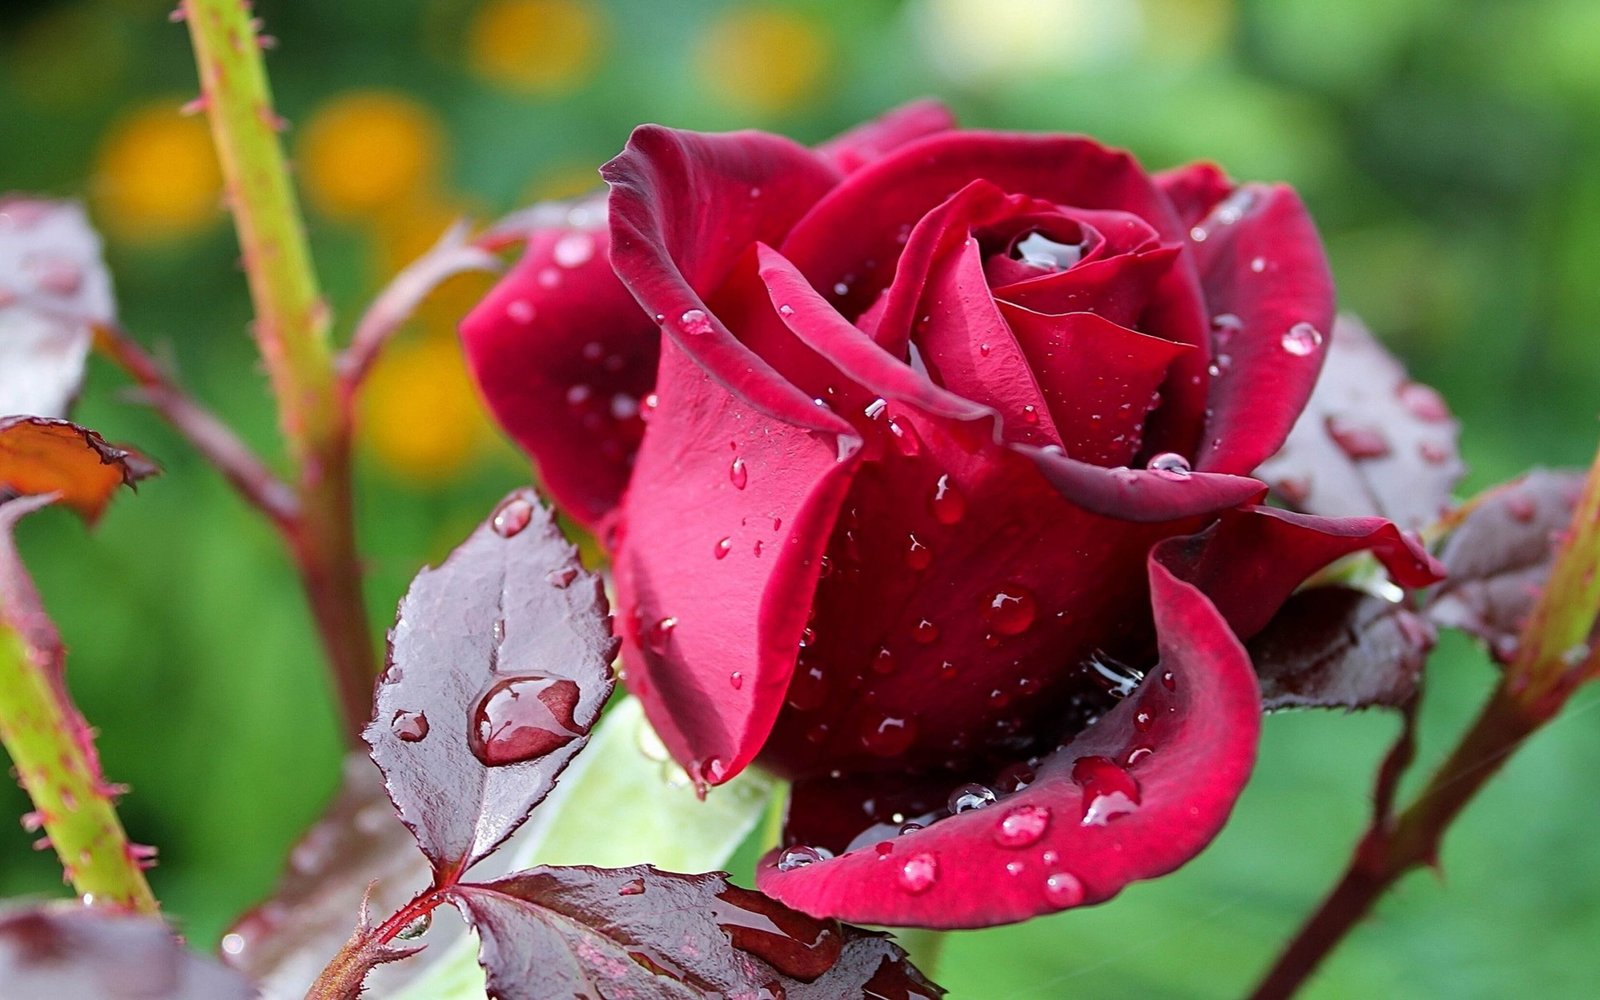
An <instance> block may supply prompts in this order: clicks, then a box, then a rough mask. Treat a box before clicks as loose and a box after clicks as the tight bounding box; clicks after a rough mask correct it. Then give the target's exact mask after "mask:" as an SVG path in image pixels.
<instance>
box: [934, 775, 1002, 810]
mask: <svg viewBox="0 0 1600 1000" xmlns="http://www.w3.org/2000/svg"><path fill="white" fill-rule="evenodd" d="M999 798H1000V797H999V796H998V795H996V794H995V793H994V789H992V788H990V787H989V786H988V785H980V784H978V783H977V782H975V781H969V782H968V783H966V784H965V785H959V786H957V787H956V790H955V791H953V792H951V793H950V798H949V799H948V800H947V802H946V803H945V805H946V807H947V808H948V809H949V810H950V815H952V816H959V815H961V814H962V813H964V812H971V811H972V810H974V809H982V808H984V807H985V806H992V805H994V804H995V803H996V802H997V801H999Z"/></svg>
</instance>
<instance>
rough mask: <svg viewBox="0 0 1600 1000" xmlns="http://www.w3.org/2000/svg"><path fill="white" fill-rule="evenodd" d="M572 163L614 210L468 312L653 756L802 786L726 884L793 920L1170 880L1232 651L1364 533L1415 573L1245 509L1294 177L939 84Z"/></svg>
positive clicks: (1221, 792) (1188, 842) (1228, 701)
mask: <svg viewBox="0 0 1600 1000" xmlns="http://www.w3.org/2000/svg"><path fill="white" fill-rule="evenodd" d="M603 175H604V176H605V178H606V180H607V181H608V182H610V185H611V194H610V201H609V232H607V231H605V230H599V231H591V230H588V229H583V228H577V227H570V228H566V227H561V226H556V227H552V228H544V229H539V230H537V231H535V232H534V233H533V234H532V236H531V238H530V243H529V247H528V251H527V254H526V256H525V257H524V259H523V261H522V262H521V263H520V264H519V265H518V267H517V268H516V270H515V271H514V272H513V273H512V274H511V275H510V276H509V277H508V278H506V279H505V281H503V282H502V283H501V285H500V286H499V287H498V288H497V289H495V291H494V292H493V293H492V294H491V295H490V296H489V297H488V298H487V299H486V300H485V301H484V302H483V303H482V304H481V305H480V306H479V307H478V308H477V310H476V311H475V312H474V313H473V314H472V315H471V316H470V317H469V318H468V319H467V321H466V323H465V324H464V325H463V335H464V337H465V340H466V344H467V349H468V352H469V355H470V358H471V362H472V366H473V370H474V371H475V373H476V375H477V378H478V380H479V382H480V384H481V385H482V386H483V389H484V392H485V394H486V395H487V397H488V399H489V402H490V404H491V405H492V406H493V408H494V410H495V413H496V414H497V416H498V417H499V419H500V420H501V421H502V422H503V423H504V424H505V425H506V427H507V428H508V429H509V430H510V432H511V433H512V434H513V435H514V436H515V437H516V439H517V440H518V441H519V442H520V443H521V444H522V445H523V446H524V447H525V448H527V449H528V451H529V452H530V453H532V455H533V456H534V457H535V459H536V460H537V461H538V463H539V466H540V469H541V472H542V474H543V477H544V481H545V483H546V485H547V487H548V488H549V489H550V491H551V492H552V493H553V494H554V495H555V497H556V499H557V500H559V501H560V502H561V503H563V504H564V505H565V507H566V508H567V510H568V511H570V512H571V513H572V514H573V516H575V517H577V518H578V519H579V520H580V521H582V522H584V523H585V524H587V525H590V526H599V527H602V528H603V529H604V531H605V534H606V535H607V537H608V545H609V547H610V549H611V553H612V556H613V559H614V562H615V572H616V586H617V590H618V594H619V597H620V606H621V608H622V609H623V614H622V616H621V618H622V631H623V636H624V650H625V652H624V659H625V663H626V665H627V670H628V684H629V686H630V688H631V689H632V690H633V691H634V692H635V693H636V694H637V695H638V696H639V697H640V698H641V699H642V700H643V702H644V704H645V707H646V709H647V710H648V712H649V715H650V718H651V720H652V721H653V722H654V724H655V726H656V728H657V729H658V730H659V731H660V733H661V736H662V738H663V740H665V742H666V744H667V746H668V747H669V748H670V749H671V750H672V752H673V754H674V755H675V756H676V757H677V758H678V759H679V760H680V761H682V762H683V763H684V764H685V766H687V767H688V768H689V769H690V771H691V773H692V774H695V775H697V776H698V777H699V779H700V780H701V781H703V782H704V783H707V784H716V783H719V782H721V781H724V780H726V779H727V778H728V777H730V776H731V775H733V774H735V773H737V772H738V771H739V770H740V769H742V768H744V767H745V766H747V765H749V764H750V763H752V762H755V761H759V762H760V763H761V764H762V765H763V766H765V767H768V768H770V769H771V770H773V771H775V772H777V773H778V774H781V775H783V776H785V777H787V778H790V779H792V780H793V781H794V788H793V798H792V800H791V804H790V809H789V814H788V824H787V830H786V832H785V838H786V839H785V843H786V844H787V845H788V847H787V848H786V849H785V850H783V851H779V852H774V854H773V855H772V856H769V857H768V858H767V859H766V861H765V863H764V864H763V866H762V869H761V871H760V872H759V874H758V881H759V884H760V886H761V888H763V889H764V890H766V891H767V892H768V893H770V894H772V895H774V896H776V897H777V898H779V899H781V900H783V901H784V902H786V903H789V904H790V905H792V906H794V907H796V908H798V909H801V910H804V911H806V912H809V913H814V914H826V915H830V916H838V917H842V918H846V919H849V920H854V921H860V922H868V923H878V924H902V925H905V924H909V925H923V926H934V927H970V926H981V925H987V924H995V923H1003V922H1007V921H1014V920H1021V919H1025V918H1027V917H1029V916H1032V915H1034V914H1037V913H1041V912H1045V911H1049V910H1054V909H1059V908H1062V907H1066V906H1073V905H1078V904H1082V903H1092V902H1097V901H1100V900H1104V899H1107V898H1109V897H1110V896H1112V895H1113V894H1115V893H1116V892H1117V891H1118V890H1120V889H1121V888H1122V887H1123V886H1124V885H1126V884H1128V883H1129V882H1130V881H1133V880H1136V879H1142V878H1149V877H1152V876H1155V875H1159V874H1162V873H1164V872H1167V871H1170V870H1171V869H1173V868H1175V867H1177V866H1178V865H1180V864H1182V863H1183V862H1184V861H1186V860H1187V859H1189V858H1190V857H1192V856H1193V855H1194V854H1195V853H1196V852H1197V851H1199V850H1200V848H1201V847H1203V846H1204V845H1205V844H1206V843H1207V841H1209V840H1210V838H1211V837H1212V836H1214V835H1215V833H1216V832H1217V830H1218V829H1219V828H1220V827H1221V826H1222V823H1223V821H1224V820H1225V819H1226V817H1227V814H1228V812H1229V810H1230V809H1231V807H1232V805H1233V802H1234V800H1235V799H1236V797H1237V796H1238V793H1239V791H1240V789H1241V787H1242V786H1243V784H1244V781H1245V779H1246V777H1247V776H1248V774H1249V772H1250V768H1251V765H1252V763H1253V760H1254V755H1255V747H1256V739H1257V732H1258V728H1259V717H1260V702H1259V697H1258V693H1257V687H1256V680H1255V675H1254V673H1253V671H1252V669H1251V665H1250V661H1249V659H1248V657H1247V656H1246V654H1245V652H1244V650H1243V648H1242V646H1241V645H1240V640H1241V639H1242V638H1247V637H1248V636H1250V635H1252V634H1253V633H1255V632H1256V631H1258V630H1259V629H1260V628H1261V627H1262V626H1263V625H1264V624H1265V623H1266V621H1267V619H1268V618H1270V617H1271V615H1272V614H1273V613H1274V611H1276V609H1277V608H1278V607H1279V605H1280V604H1281V603H1282V602H1283V601H1284V599H1285V598H1286V597H1287V596H1288V594H1289V593H1290V592H1291V591H1292V590H1293V589H1294V588H1295V587H1296V586H1297V585H1298V584H1300V583H1301V582H1302V581H1304V580H1305V579H1306V577H1307V576H1308V575H1310V574H1311V573H1312V572H1314V571H1315V570H1317V569H1318V568H1320V567H1321V566H1323V565H1325V564H1326V563H1328V562H1330V561H1332V560H1333V559H1335V558H1338V557H1339V556H1342V555H1345V554H1347V553H1349V552H1352V551H1355V550H1358V549H1372V550H1374V551H1375V552H1376V553H1377V554H1378V555H1379V557H1380V558H1382V559H1383V560H1384V562H1385V563H1386V564H1387V566H1388V568H1389V570H1390V572H1391V573H1392V574H1393V575H1394V577H1395V578H1396V579H1397V580H1398V581H1399V582H1400V583H1402V584H1405V585H1407V586H1416V585H1421V584H1424V583H1427V582H1429V581H1431V580H1432V579H1433V578H1434V566H1433V564H1432V562H1431V561H1430V559H1429V557H1428V556H1427V555H1426V553H1425V552H1423V551H1422V550H1421V549H1420V548H1418V547H1417V546H1415V545H1414V544H1412V543H1411V542H1409V541H1408V540H1407V539H1406V538H1404V537H1403V536H1402V535H1401V533H1400V532H1399V531H1398V530H1396V529H1395V527H1394V526H1393V525H1391V524H1389V523H1387V522H1385V521H1382V520H1379V519H1346V520H1327V519H1321V518H1314V517H1306V516H1300V515H1295V514H1288V513H1285V512H1283V511H1279V510H1274V509H1270V508H1266V507H1262V506H1258V504H1260V502H1261V501H1262V500H1263V498H1264V495H1265V492H1266V490H1265V487H1264V486H1263V485H1262V483H1260V482H1259V481H1257V480H1255V479H1252V478H1248V477H1249V474H1250V472H1251V471H1252V470H1253V469H1254V468H1255V467H1256V466H1257V465H1258V464H1259V463H1260V462H1261V461H1262V460H1263V459H1265V458H1267V457H1268V456H1269V455H1271V454H1272V453H1273V452H1274V451H1275V450H1276V449H1277V448H1278V446H1279V445H1280V444H1281V443H1282V441H1283V439H1284V437H1285V435H1286V434H1287V433H1288V430H1289V428H1290V425H1291V424H1293V422H1294V420H1295V418H1296V416H1297V415H1298V414H1299V412H1300V410H1301V408H1302V407H1303V406H1304V404H1305V401H1306V397H1307V395H1308V394H1309V393H1310V391H1311V387H1312V384H1313V382H1314V381H1315V379H1316V376H1317V372H1318V369H1319V367H1320V365H1321V362H1322V356H1323V350H1324V347H1325V345H1324V340H1325V336H1326V332H1327V331H1328V330H1329V328H1330V326H1331V323H1332V319H1333V305H1334V303H1333V291H1332V285H1331V282H1330V279H1329V275H1328V270H1327V265H1326V262H1325V261H1324V258H1323V253H1322V248H1321V245H1320V243H1319V241H1318V238H1317V234H1316V231H1315V229H1314V227H1313V226H1312V223H1311V221H1310V219H1309V218H1307V216H1306V213H1305V210H1304V208H1303V206H1302V205H1301V203H1300V201H1299V199H1298V198H1297V197H1296V196H1295V194H1294V192H1293V191H1291V190H1290V189H1288V188H1287V187H1283V186H1274V185H1254V184H1247V185H1242V186H1235V185H1233V184H1232V183H1230V182H1229V181H1228V180H1227V179H1226V178H1225V177H1224V176H1223V175H1222V174H1221V173H1220V172H1219V171H1218V170H1216V169H1215V168H1213V167H1210V166H1195V167H1189V168H1185V169H1183V170H1179V171H1176V172H1173V173H1170V174H1165V175H1161V176H1158V177H1156V178H1151V177H1150V176H1148V175H1146V174H1145V173H1144V171H1143V170H1141V169H1140V167H1139V166H1138V164H1136V163H1135V162H1134V161H1133V160H1132V159H1131V158H1130V157H1129V156H1128V155H1126V154H1124V153H1120V152H1116V151H1112V150H1108V149H1106V148H1104V147H1102V146H1100V145H1098V144H1096V143H1094V142H1093V141H1091V140H1088V139H1084V138H1080V137H1074V136H1052V135H1042V136H1040V135H1017V134H1003V133H992V132H969V131H956V130H952V126H951V123H950V122H949V121H948V118H947V116H946V114H945V113H944V112H943V110H942V109H941V108H938V107H937V106H934V105H915V106H912V107H910V108H906V109H903V110H901V111H899V112H896V113H894V114H892V115H890V116H888V117H887V118H885V119H883V120H882V121H879V122H876V123H873V124H869V125H867V126H864V127H862V128H861V129H858V130H857V131H855V132H852V133H849V134H847V135H845V136H843V137H841V138H839V139H836V140H834V141H833V142H831V143H829V144H827V145H825V146H823V147H822V148H821V149H818V150H809V149H806V148H803V147H801V146H797V145H795V144H794V143H792V142H789V141H788V140H786V139H783V138H780V137H777V136H773V135H767V134H764V133H760V132H741V133H733V134H727V135H704V134H698V133H691V132H680V131H674V130H670V129H664V128H660V127H657V126H644V127H641V128H639V129H638V130H637V131H635V132H634V135H633V138H632V139H631V141H630V142H629V144H628V148H627V150H626V151H624V152H623V153H622V155H621V156H619V157H617V158H616V159H615V160H613V161H612V162H611V163H609V164H607V165H606V167H605V169H604V171H603ZM596 207H597V206H596ZM619 279H620V280H619ZM630 293H631V294H630ZM641 307H642V309H641ZM662 331H664V332H665V334H666V335H665V336H664V337H663V336H661V332H662Z"/></svg>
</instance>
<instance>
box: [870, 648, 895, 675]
mask: <svg viewBox="0 0 1600 1000" xmlns="http://www.w3.org/2000/svg"><path fill="white" fill-rule="evenodd" d="M872 672H873V673H875V674H882V675H888V674H892V673H894V654H893V653H891V652H889V647H888V646H879V647H878V655H877V656H874V657H873V658H872Z"/></svg>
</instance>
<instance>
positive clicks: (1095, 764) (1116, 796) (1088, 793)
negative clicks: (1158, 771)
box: [1072, 757, 1139, 826]
mask: <svg viewBox="0 0 1600 1000" xmlns="http://www.w3.org/2000/svg"><path fill="white" fill-rule="evenodd" d="M1072 780H1073V781H1075V782H1077V784H1078V787H1080V788H1082V789H1083V819H1082V820H1081V821H1080V822H1081V824H1082V825H1083V826H1105V825H1106V824H1107V823H1109V822H1111V821H1112V820H1114V819H1116V818H1117V817H1119V816H1126V815H1127V814H1128V813H1131V812H1133V811H1134V810H1135V809H1136V808H1138V806H1139V782H1138V781H1137V780H1135V779H1134V777H1133V775H1131V774H1129V773H1128V772H1127V771H1125V770H1123V769H1122V765H1120V764H1118V763H1117V762H1116V761H1114V760H1112V759H1111V758H1110V757H1079V758H1078V759H1077V760H1076V761H1074V762H1073V764H1072Z"/></svg>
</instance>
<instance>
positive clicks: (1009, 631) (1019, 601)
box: [979, 583, 1039, 635]
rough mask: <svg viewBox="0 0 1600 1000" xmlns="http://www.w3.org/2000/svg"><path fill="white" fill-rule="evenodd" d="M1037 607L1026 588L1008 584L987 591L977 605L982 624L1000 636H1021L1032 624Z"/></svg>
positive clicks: (1037, 610)
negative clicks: (980, 602)
mask: <svg viewBox="0 0 1600 1000" xmlns="http://www.w3.org/2000/svg"><path fill="white" fill-rule="evenodd" d="M1038 612H1039V606H1038V604H1036V603H1035V602H1034V599H1033V594H1032V592H1031V591H1029V590H1028V589H1027V588H1026V587H1021V586H1018V585H1017V584H1014V583H1008V584H1006V585H1005V586H1003V587H997V588H996V589H994V590H991V591H989V592H988V593H987V594H985V595H984V597H983V602H982V604H980V605H979V614H980V616H981V617H982V618H983V621H984V624H986V625H988V626H989V627H990V628H992V629H994V630H995V631H996V632H998V633H1000V634H1001V635H1021V634H1022V633H1023V632H1026V631H1027V630H1028V628H1029V626H1031V625H1032V624H1033V619H1034V617H1035V616H1036V615H1037V614H1038Z"/></svg>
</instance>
